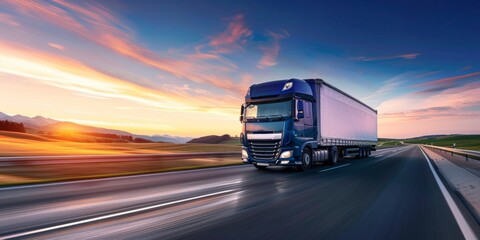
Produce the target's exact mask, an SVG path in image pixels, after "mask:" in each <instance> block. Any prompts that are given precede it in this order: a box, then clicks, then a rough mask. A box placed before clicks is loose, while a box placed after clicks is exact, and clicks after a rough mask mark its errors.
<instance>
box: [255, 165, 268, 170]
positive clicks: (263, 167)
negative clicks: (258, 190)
mask: <svg viewBox="0 0 480 240" xmlns="http://www.w3.org/2000/svg"><path fill="white" fill-rule="evenodd" d="M253 166H255V167H256V168H257V169H260V170H264V169H267V166H258V165H257V164H253Z"/></svg>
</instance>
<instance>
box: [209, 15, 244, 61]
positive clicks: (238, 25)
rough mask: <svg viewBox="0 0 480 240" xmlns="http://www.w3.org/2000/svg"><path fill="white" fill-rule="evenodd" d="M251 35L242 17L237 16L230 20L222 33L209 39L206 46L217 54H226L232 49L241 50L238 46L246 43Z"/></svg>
mask: <svg viewBox="0 0 480 240" xmlns="http://www.w3.org/2000/svg"><path fill="white" fill-rule="evenodd" d="M251 35H252V30H250V29H249V28H247V27H246V26H245V23H244V17H243V15H242V14H238V15H236V16H235V17H233V18H232V20H231V21H230V23H229V24H228V28H227V29H226V30H225V31H224V32H222V33H220V34H218V35H215V36H212V37H210V38H211V40H210V42H209V43H208V45H210V46H212V47H214V48H215V49H216V50H217V52H220V53H228V52H231V51H233V50H234V49H242V47H241V46H240V44H244V43H246V41H247V38H248V37H250V36H251Z"/></svg>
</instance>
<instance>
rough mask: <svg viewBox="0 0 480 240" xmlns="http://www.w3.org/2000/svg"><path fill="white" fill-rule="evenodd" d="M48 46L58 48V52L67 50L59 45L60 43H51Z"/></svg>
mask: <svg viewBox="0 0 480 240" xmlns="http://www.w3.org/2000/svg"><path fill="white" fill-rule="evenodd" d="M48 46H50V47H53V48H56V49H58V50H60V51H63V50H65V47H64V46H63V45H60V44H58V43H51V42H49V43H48Z"/></svg>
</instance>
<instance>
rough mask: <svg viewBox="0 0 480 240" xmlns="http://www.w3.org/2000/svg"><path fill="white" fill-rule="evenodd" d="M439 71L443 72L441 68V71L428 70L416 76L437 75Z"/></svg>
mask: <svg viewBox="0 0 480 240" xmlns="http://www.w3.org/2000/svg"><path fill="white" fill-rule="evenodd" d="M439 72H441V70H440V71H431V72H426V73H422V74H419V75H417V76H415V78H423V77H427V76H431V75H435V74H437V73H439Z"/></svg>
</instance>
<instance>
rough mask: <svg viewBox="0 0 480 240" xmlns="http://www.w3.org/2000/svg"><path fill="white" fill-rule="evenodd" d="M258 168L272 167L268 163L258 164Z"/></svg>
mask: <svg viewBox="0 0 480 240" xmlns="http://www.w3.org/2000/svg"><path fill="white" fill-rule="evenodd" d="M257 166H266V167H268V166H270V165H269V164H268V163H257Z"/></svg>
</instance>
